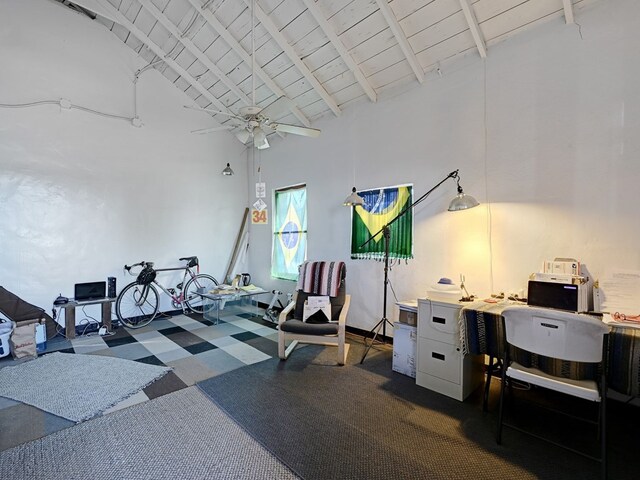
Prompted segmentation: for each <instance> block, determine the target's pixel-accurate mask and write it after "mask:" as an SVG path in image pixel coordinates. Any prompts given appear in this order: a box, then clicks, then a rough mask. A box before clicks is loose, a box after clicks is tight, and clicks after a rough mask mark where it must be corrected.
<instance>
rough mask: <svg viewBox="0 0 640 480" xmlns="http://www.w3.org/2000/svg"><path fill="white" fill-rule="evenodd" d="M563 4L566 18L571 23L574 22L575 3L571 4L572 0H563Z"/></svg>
mask: <svg viewBox="0 0 640 480" xmlns="http://www.w3.org/2000/svg"><path fill="white" fill-rule="evenodd" d="M562 4H563V5H564V20H565V22H566V23H567V25H569V24H570V23H574V19H573V5H572V4H571V0H562Z"/></svg>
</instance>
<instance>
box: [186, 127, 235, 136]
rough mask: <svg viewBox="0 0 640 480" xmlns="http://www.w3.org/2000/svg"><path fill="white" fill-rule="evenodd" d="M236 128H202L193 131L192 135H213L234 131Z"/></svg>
mask: <svg viewBox="0 0 640 480" xmlns="http://www.w3.org/2000/svg"><path fill="white" fill-rule="evenodd" d="M234 128H236V127H234V126H232V125H223V126H222V127H209V128H201V129H200V130H191V133H197V134H204V133H213V132H222V131H224V130H233V129H234Z"/></svg>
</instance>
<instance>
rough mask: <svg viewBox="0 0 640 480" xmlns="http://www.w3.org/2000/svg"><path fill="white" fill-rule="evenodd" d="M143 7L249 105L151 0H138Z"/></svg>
mask: <svg viewBox="0 0 640 480" xmlns="http://www.w3.org/2000/svg"><path fill="white" fill-rule="evenodd" d="M138 1H139V2H140V3H141V4H142V6H143V7H144V8H146V9H147V10H148V11H149V13H150V14H151V15H152V16H153V17H154V18H155V19H156V20H158V22H160V23H161V24H162V26H164V28H166V29H167V30H169V32H170V33H171V35H173V36H174V37H175V38H176V40H178V41H179V42H180V43H181V44H182V45H183V46H184V47H185V48H186V49H187V50H188V51H189V52H191V53H192V54H193V55H194V56H195V57H196V58H197V59H198V60H200V62H202V64H203V65H204V66H205V67H207V68H208V69H209V70H210V71H211V73H213V74H214V75H215V76H216V77H218V78H219V79H220V81H222V83H224V84H225V86H226V87H227V88H228V89H229V90H231V91H232V92H233V93H234V94H235V95H236V96H237V97H238V98H239V99H240V100H241V101H242V102H243V103H244V104H245V105H250V104H251V100H250V99H249V97H247V95H245V93H244V92H243V91H242V90H240V88H239V87H238V86H237V85H236V84H235V83H233V82H232V81H231V80H229V77H227V76H226V75H225V73H224V72H223V71H222V70H220V68H218V66H217V65H216V64H215V63H213V61H211V59H210V58H209V57H207V56H206V55H205V54H204V53H203V52H202V51H201V50H200V49H199V48H198V47H197V46H196V45H195V44H194V43H193V42H192V41H191V40H190V39H189V38H186V37H184V36H183V34H182V32H180V31H179V30H178V28H177V27H176V26H175V25H174V24H173V22H171V20H169V19H168V18H167V16H166V15H165V14H164V13H162V12H161V11H160V10H159V9H158V7H156V6H155V5H154V4H153V3H152V2H151V0H138Z"/></svg>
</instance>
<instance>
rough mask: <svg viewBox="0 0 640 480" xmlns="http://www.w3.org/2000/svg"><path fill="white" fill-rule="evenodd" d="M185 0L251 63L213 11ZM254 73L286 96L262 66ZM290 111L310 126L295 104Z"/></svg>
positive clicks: (246, 61)
mask: <svg viewBox="0 0 640 480" xmlns="http://www.w3.org/2000/svg"><path fill="white" fill-rule="evenodd" d="M187 1H188V2H189V3H190V4H191V5H192V6H193V8H195V9H196V11H198V13H200V15H202V16H203V17H204V19H205V20H206V21H207V23H208V24H209V26H210V27H211V28H213V29H214V30H215V31H216V32H217V33H218V35H220V36H221V37H222V39H223V40H224V41H225V42H227V45H229V46H230V47H231V49H232V50H233V51H234V52H236V54H237V55H238V56H239V57H240V58H241V59H242V60H243V61H244V62H245V63H246V64H247V65H251V57H250V56H249V55H248V54H247V52H246V51H245V50H244V49H243V48H242V47H241V46H240V44H239V43H238V41H237V40H236V39H235V38H233V36H232V35H231V34H230V33H229V32H228V31H227V29H226V28H224V27H223V26H222V24H221V23H220V22H219V21H218V19H217V18H216V17H215V15H214V14H213V13H211V12H210V11H209V10H205V9H203V8H202V6H201V5H200V4H199V3H198V1H197V0H187ZM255 73H256V74H257V75H258V76H259V77H260V78H261V79H262V81H263V82H264V83H265V84H266V85H267V86H268V87H269V88H270V89H271V91H272V92H273V93H275V94H276V95H277V96H278V97H286V96H287V95H286V93H285V92H284V91H283V90H282V89H281V88H280V87H278V85H276V83H275V82H274V81H273V80H272V79H271V77H270V76H269V75H267V74H266V73H265V72H264V70H263V69H262V68H260V67H259V66H258V65H256V66H255ZM289 103H291V104H292V103H293V102H289ZM291 111H292V113H293V114H294V115H295V116H296V118H297V119H298V120H300V121H301V122H302V123H303V124H304V125H305V126H306V127H310V126H311V122H310V121H309V119H308V118H307V117H306V115H305V114H304V113H302V110H300V108H298V107H296V106H294V105H293V104H292V106H291Z"/></svg>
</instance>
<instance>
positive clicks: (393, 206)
mask: <svg viewBox="0 0 640 480" xmlns="http://www.w3.org/2000/svg"><path fill="white" fill-rule="evenodd" d="M412 191H413V188H412V187H411V185H404V186H399V187H387V188H377V189H375V190H365V191H361V192H358V195H360V196H361V197H362V198H363V200H364V205H363V206H361V207H360V206H358V207H356V208H355V209H354V212H353V217H352V219H351V258H362V259H366V258H375V259H383V258H384V238H383V235H382V233H379V234H378V235H376V236H375V238H374V239H373V240H371V241H370V242H368V243H367V244H366V245H364V246H362V244H363V243H365V242H366V241H367V240H369V239H370V238H371V235H374V234H376V233H377V232H379V231H380V230H381V229H382V227H384V226H385V225H386V224H388V223H389V222H390V221H391V220H393V219H394V218H395V217H396V216H397V215H398V214H399V213H400V212H402V211H403V210H404V209H405V208H407V207H408V206H409V205H411V203H412V193H413V192H412ZM389 231H390V236H389V258H413V234H412V233H413V212H412V211H411V210H409V211H407V212H406V213H405V214H404V215H402V216H401V217H400V218H398V220H396V221H395V222H394V223H393V224H391V226H390V227H389Z"/></svg>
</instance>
